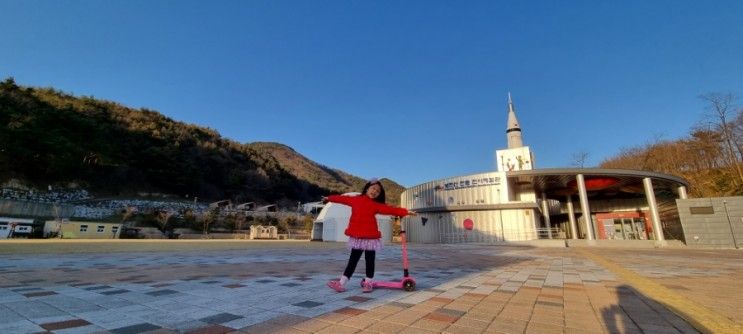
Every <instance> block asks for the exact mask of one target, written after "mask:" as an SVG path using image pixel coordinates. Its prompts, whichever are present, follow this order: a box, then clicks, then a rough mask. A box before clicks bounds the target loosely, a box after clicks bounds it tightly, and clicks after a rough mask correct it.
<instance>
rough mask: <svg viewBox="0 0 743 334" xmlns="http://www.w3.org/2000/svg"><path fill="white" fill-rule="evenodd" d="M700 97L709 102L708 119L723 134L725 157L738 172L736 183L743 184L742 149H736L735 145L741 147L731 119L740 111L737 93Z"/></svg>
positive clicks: (709, 94)
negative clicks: (736, 102)
mask: <svg viewBox="0 0 743 334" xmlns="http://www.w3.org/2000/svg"><path fill="white" fill-rule="evenodd" d="M699 98H700V99H702V100H704V101H705V102H707V103H708V104H709V105H708V106H707V112H708V114H707V115H706V119H707V120H708V121H709V122H710V124H712V125H713V126H714V127H715V128H716V130H717V131H719V132H720V133H721V134H722V140H723V145H724V148H725V150H724V156H725V159H726V160H727V161H728V164H729V165H730V167H731V170H733V171H734V172H736V173H737V174H738V178H737V180H736V181H735V184H736V185H740V184H743V171H742V170H741V167H740V163H741V158H743V157H742V156H741V154H740V150H737V152H736V149H734V147H739V146H740V144H739V143H736V142H735V136H734V123H733V122H732V121H731V120H735V119H736V116H737V115H735V113H736V112H738V110H737V106H736V104H735V100H736V97H735V95H733V94H732V93H707V94H702V95H700V96H699Z"/></svg>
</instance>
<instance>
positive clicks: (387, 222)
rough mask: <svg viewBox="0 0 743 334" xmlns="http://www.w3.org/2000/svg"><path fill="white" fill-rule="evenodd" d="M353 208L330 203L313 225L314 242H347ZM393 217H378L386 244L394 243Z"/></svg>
mask: <svg viewBox="0 0 743 334" xmlns="http://www.w3.org/2000/svg"><path fill="white" fill-rule="evenodd" d="M358 195H360V193H345V194H343V196H358ZM350 218H351V207H350V206H347V205H343V204H338V203H328V204H326V205H325V207H324V208H323V209H322V211H320V214H319V215H318V216H317V218H315V221H314V222H313V224H312V240H319V241H337V242H346V241H348V236H347V235H346V234H345V231H346V228H347V227H348V220H349V219H350ZM392 222H393V220H392V216H387V215H377V225H378V226H379V231H380V232H382V240H383V241H384V242H390V241H392Z"/></svg>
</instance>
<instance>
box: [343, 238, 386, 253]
mask: <svg viewBox="0 0 743 334" xmlns="http://www.w3.org/2000/svg"><path fill="white" fill-rule="evenodd" d="M347 247H348V249H349V250H351V249H363V250H372V251H379V250H382V239H359V238H354V237H348V244H347Z"/></svg>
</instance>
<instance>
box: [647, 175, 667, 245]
mask: <svg viewBox="0 0 743 334" xmlns="http://www.w3.org/2000/svg"><path fill="white" fill-rule="evenodd" d="M642 185H643V186H644V187H645V197H646V198H647V199H648V206H649V207H650V215H651V216H652V218H653V235H655V240H656V242H658V243H659V244H660V245H663V244H665V239H664V238H663V229H662V228H661V224H660V214H659V213H658V203H656V202H655V192H654V191H653V181H652V180H651V179H650V178H649V177H646V178H644V179H642Z"/></svg>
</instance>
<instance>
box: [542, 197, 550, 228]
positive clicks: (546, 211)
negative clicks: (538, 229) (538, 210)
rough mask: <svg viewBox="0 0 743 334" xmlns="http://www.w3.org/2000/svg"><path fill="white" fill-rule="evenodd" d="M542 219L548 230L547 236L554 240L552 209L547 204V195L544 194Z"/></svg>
mask: <svg viewBox="0 0 743 334" xmlns="http://www.w3.org/2000/svg"><path fill="white" fill-rule="evenodd" d="M542 218H544V225H546V226H545V227H546V228H547V236H548V237H549V238H550V239H552V224H551V223H550V208H549V205H548V204H547V194H545V193H542Z"/></svg>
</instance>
